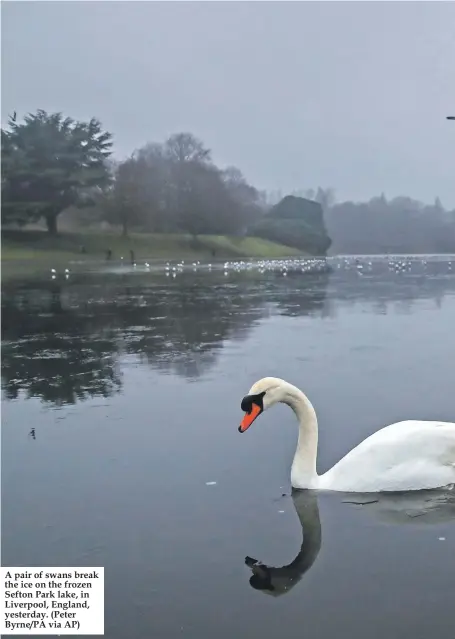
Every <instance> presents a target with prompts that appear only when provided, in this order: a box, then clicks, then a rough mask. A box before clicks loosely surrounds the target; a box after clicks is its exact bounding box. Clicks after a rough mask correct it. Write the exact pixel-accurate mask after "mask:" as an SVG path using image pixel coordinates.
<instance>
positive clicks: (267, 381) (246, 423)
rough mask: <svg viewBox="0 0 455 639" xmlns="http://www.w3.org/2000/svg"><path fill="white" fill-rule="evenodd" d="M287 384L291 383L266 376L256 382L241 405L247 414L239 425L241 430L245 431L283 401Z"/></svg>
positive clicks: (241, 431)
mask: <svg viewBox="0 0 455 639" xmlns="http://www.w3.org/2000/svg"><path fill="white" fill-rule="evenodd" d="M287 386H289V384H287V383H286V382H285V381H284V380H282V379H279V378H278V377H264V378H263V379H260V380H259V381H257V382H256V383H254V384H253V386H252V387H251V388H250V390H249V391H248V394H247V395H245V397H244V398H243V399H242V403H241V405H240V406H241V409H242V410H243V411H244V413H245V416H244V418H243V419H242V423H241V424H240V426H239V432H240V433H244V432H245V431H246V430H247V429H248V428H249V427H250V426H251V424H252V423H253V422H254V420H255V419H257V418H258V417H259V415H260V414H261V413H263V412H264V411H265V410H267V409H268V408H270V407H271V406H273V405H274V404H277V403H278V402H282V401H283V400H284V399H285V394H286V387H287Z"/></svg>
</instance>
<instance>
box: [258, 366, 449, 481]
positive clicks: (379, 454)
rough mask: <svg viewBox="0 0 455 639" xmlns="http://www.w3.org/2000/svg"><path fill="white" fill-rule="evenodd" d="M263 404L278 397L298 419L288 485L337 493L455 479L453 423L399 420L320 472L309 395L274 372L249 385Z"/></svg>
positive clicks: (270, 404) (316, 437)
mask: <svg viewBox="0 0 455 639" xmlns="http://www.w3.org/2000/svg"><path fill="white" fill-rule="evenodd" d="M264 391H265V394H264V396H263V409H264V410H266V409H267V408H270V406H272V405H274V404H276V403H278V402H282V403H285V404H288V405H289V406H290V407H291V408H292V409H293V411H294V412H295V414H296V416H297V419H298V420H299V438H298V443H297V450H296V452H295V456H294V461H293V463H292V469H291V484H292V486H293V487H294V488H302V489H317V490H336V491H343V492H383V491H409V490H424V489H434V488H441V487H445V486H449V485H451V484H455V423H451V422H433V421H403V422H397V423H396V424H391V425H390V426H386V427H385V428H382V429H381V430H379V431H377V432H376V433H374V434H373V435H371V436H370V437H367V439H365V440H364V441H363V442H361V443H360V444H359V445H358V446H357V447H356V448H354V449H352V450H351V451H350V452H349V453H348V454H347V455H346V456H345V457H343V458H342V459H341V460H340V461H339V462H338V463H337V464H335V466H333V468H331V469H330V470H328V471H327V472H326V473H324V474H323V475H318V474H317V471H316V457H317V445H318V423H317V418H316V412H315V410H314V408H313V406H312V404H311V402H310V401H309V399H308V398H307V397H306V395H304V393H302V391H301V390H299V389H298V388H297V387H296V386H293V385H292V384H289V383H288V382H285V381H284V380H282V379H279V378H275V377H266V378H264V379H261V380H259V381H258V382H256V384H254V385H253V386H252V388H251V390H250V393H249V395H256V394H258V393H264Z"/></svg>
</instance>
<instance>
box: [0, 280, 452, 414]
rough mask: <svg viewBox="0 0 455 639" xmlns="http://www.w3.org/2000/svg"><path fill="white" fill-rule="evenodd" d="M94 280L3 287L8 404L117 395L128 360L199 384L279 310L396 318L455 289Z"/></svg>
mask: <svg viewBox="0 0 455 639" xmlns="http://www.w3.org/2000/svg"><path fill="white" fill-rule="evenodd" d="M84 278H85V279H80V280H79V281H78V280H77V279H76V278H74V279H72V280H69V281H68V282H61V283H59V282H58V281H55V282H45V283H44V282H40V283H30V282H29V283H28V284H27V285H23V286H18V285H13V284H8V285H5V286H4V287H3V294H2V320H3V321H2V340H3V347H2V385H3V388H4V391H5V394H6V396H7V397H8V398H16V397H17V396H18V393H19V392H20V391H24V392H25V393H26V395H27V396H36V397H40V398H41V399H43V400H44V401H47V402H51V403H54V404H57V405H58V404H63V403H74V402H76V401H77V400H78V399H79V400H83V399H85V398H88V397H90V396H102V397H107V396H109V395H112V394H113V393H116V392H118V391H119V390H120V388H121V373H120V363H119V358H120V357H121V356H122V354H125V353H127V354H130V355H135V356H137V357H138V358H140V360H141V361H143V362H146V363H147V365H149V366H151V367H153V368H155V369H156V370H159V371H165V372H169V373H174V374H177V375H181V376H184V377H186V378H189V379H191V378H196V377H198V376H200V375H202V374H203V373H205V372H206V371H208V370H209V369H210V367H212V366H213V365H214V364H215V363H216V361H217V358H218V355H219V352H220V350H221V349H222V347H223V344H224V342H226V340H236V341H238V340H243V339H246V338H247V336H248V334H249V331H250V330H251V328H252V327H253V326H254V324H255V323H256V322H258V321H259V320H260V319H262V318H264V317H266V316H267V315H268V314H270V313H272V314H273V313H277V312H278V313H279V314H281V315H285V316H316V317H325V316H327V315H335V314H336V311H337V308H339V307H341V308H342V307H343V306H344V305H352V304H355V303H361V304H365V303H369V304H371V311H372V312H375V313H382V314H386V313H387V312H389V310H390V308H391V305H392V307H393V305H394V304H396V303H397V302H398V303H399V304H400V305H402V306H403V309H404V310H405V311H406V312H408V310H409V309H410V308H411V306H412V304H413V302H414V300H416V299H421V298H429V299H434V300H435V304H442V303H443V298H444V295H445V293H446V292H447V290H448V289H449V288H451V290H455V278H452V279H448V278H445V279H444V278H442V279H438V280H437V279H434V278H427V279H426V280H425V279H418V280H417V281H415V282H412V281H411V280H403V278H401V280H400V281H396V278H395V280H393V278H389V279H387V278H382V279H380V280H379V281H373V280H371V279H367V278H363V279H362V278H359V277H356V274H355V273H354V274H351V273H349V274H347V275H346V276H345V277H342V275H341V274H340V273H336V274H335V275H334V276H332V275H328V274H323V273H320V274H317V275H311V276H308V275H301V274H299V273H288V275H287V277H283V275H282V274H280V273H265V274H263V275H258V274H256V273H251V272H250V273H245V274H235V275H232V276H230V277H229V278H224V276H223V275H222V274H220V275H219V274H217V273H212V274H211V275H208V274H207V275H201V276H197V277H195V276H193V275H190V274H188V275H186V274H185V275H179V276H178V277H177V278H176V279H175V280H173V279H171V278H165V277H164V276H163V277H161V276H155V275H154V276H152V275H151V274H150V273H149V274H145V275H144V276H141V275H140V274H135V275H132V276H111V277H106V276H96V275H95V276H90V277H89V276H84ZM328 289H329V290H330V293H329V295H328V296H327V290H328ZM393 308H394V311H395V312H396V310H397V309H396V308H395V307H393Z"/></svg>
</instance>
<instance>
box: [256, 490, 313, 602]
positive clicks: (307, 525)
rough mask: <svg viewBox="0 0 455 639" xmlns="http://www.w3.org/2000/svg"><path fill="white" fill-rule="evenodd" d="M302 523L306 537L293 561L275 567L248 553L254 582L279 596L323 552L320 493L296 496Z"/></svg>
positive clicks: (257, 587)
mask: <svg viewBox="0 0 455 639" xmlns="http://www.w3.org/2000/svg"><path fill="white" fill-rule="evenodd" d="M292 500H293V502H294V507H295V509H296V512H297V515H298V518H299V521H300V525H301V527H302V535H303V541H302V545H301V547H300V551H299V553H298V554H297V556H296V557H295V559H294V560H293V561H291V563H289V564H287V565H285V566H281V567H280V568H273V567H270V566H267V565H264V564H261V563H260V562H257V561H255V560H254V559H251V558H249V557H247V559H246V563H247V565H249V566H250V568H251V570H252V572H253V576H252V577H251V579H250V584H251V585H252V586H253V588H255V589H257V590H261V591H262V592H264V593H266V594H270V595H273V596H275V597H277V596H279V595H283V594H285V593H286V592H289V590H291V589H292V588H293V587H294V586H295V585H296V584H297V583H298V582H299V581H300V580H301V578H302V577H303V575H304V574H305V573H306V572H307V570H308V569H309V568H311V566H312V565H313V563H314V562H315V560H316V557H317V556H318V554H319V551H320V549H321V543H322V531H321V522H320V519H319V508H318V501H317V495H316V493H314V492H312V491H301V492H300V491H299V492H297V493H294V494H293V496H292Z"/></svg>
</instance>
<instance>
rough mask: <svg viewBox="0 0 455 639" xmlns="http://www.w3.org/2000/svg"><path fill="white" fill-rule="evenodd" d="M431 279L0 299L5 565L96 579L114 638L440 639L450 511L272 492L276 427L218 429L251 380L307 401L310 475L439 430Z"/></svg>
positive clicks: (454, 562)
mask: <svg viewBox="0 0 455 639" xmlns="http://www.w3.org/2000/svg"><path fill="white" fill-rule="evenodd" d="M433 266H434V267H432V268H430V267H428V268H425V269H420V270H419V269H417V270H416V271H415V272H409V273H397V272H390V271H388V270H387V269H386V268H385V269H382V270H381V269H379V270H378V272H377V274H374V273H369V274H368V275H359V273H358V272H356V271H355V270H352V269H351V270H345V269H344V267H343V266H342V267H341V268H339V269H338V270H335V272H334V273H332V274H317V275H307V274H301V273H289V274H288V276H287V277H283V276H282V275H281V274H280V273H271V272H265V273H258V272H257V271H255V270H251V271H249V272H240V273H235V272H230V273H229V275H228V276H224V274H223V272H222V271H220V272H219V271H216V272H215V271H213V272H211V273H208V272H203V273H196V274H194V273H181V274H179V275H178V276H177V277H176V278H170V277H167V278H166V277H165V276H164V275H163V274H161V273H131V274H123V275H122V274H118V273H115V274H114V273H111V274H104V275H103V274H93V273H92V274H83V273H79V274H77V275H74V276H70V278H69V279H68V280H65V279H64V278H60V277H58V278H57V279H56V280H54V281H51V280H47V279H46V280H34V281H32V280H30V281H21V282H16V283H15V284H6V285H4V287H3V294H2V389H3V402H2V422H3V424H2V500H3V501H2V506H3V512H2V514H3V517H2V524H3V530H2V562H3V565H12V566H33V565H38V566H104V567H105V579H106V591H105V600H106V613H105V634H106V636H107V637H110V638H112V639H126V638H130V639H143V638H144V639H145V638H153V639H155V638H156V639H161V638H163V639H174V638H177V637H191V638H194V639H212V638H213V637H221V638H223V639H233V638H238V637H248V638H249V637H260V638H261V639H269V638H270V639H272V638H273V639H276V637H277V636H281V637H286V639H288V638H289V639H293V638H299V639H301V638H302V637H305V639H320V638H322V639H325V638H330V639H331V638H332V637H334V638H335V637H337V638H338V637H339V638H341V639H344V638H346V639H348V638H349V639H366V638H368V639H395V638H396V639H401V638H403V639H404V638H406V639H407V638H408V637H412V638H413V639H428V637H433V639H453V637H454V636H455V614H454V612H453V606H454V602H455V578H454V575H455V503H454V500H453V498H452V501H450V497H447V494H439V493H436V494H416V495H409V494H408V495H401V496H391V497H389V498H387V499H386V498H385V497H384V498H380V499H379V501H374V500H371V499H368V498H366V497H360V496H359V497H358V498H355V499H353V498H352V496H351V497H348V496H346V495H337V494H319V495H317V494H310V495H308V494H306V493H305V492H302V493H300V494H297V495H296V496H295V497H294V498H292V497H290V496H282V493H289V475H290V464H291V461H292V456H293V453H294V448H295V445H296V438H297V427H296V424H295V423H294V421H295V418H294V416H293V413H292V412H291V411H290V410H289V409H288V408H287V407H285V406H278V407H275V408H274V409H272V410H271V411H269V412H268V413H267V414H265V415H263V416H261V418H260V420H258V422H256V423H255V424H254V426H253V427H252V428H251V429H250V430H249V431H248V433H246V434H244V435H240V434H239V433H238V431H237V426H238V424H239V421H240V419H241V411H240V401H241V398H242V396H243V395H244V394H245V393H246V392H247V391H248V390H249V388H250V386H251V385H252V383H253V382H254V381H256V380H257V379H258V378H261V377H264V376H267V375H273V376H279V377H283V378H285V379H286V380H288V381H290V382H292V383H294V384H296V385H297V386H299V387H301V388H302V389H303V390H304V391H305V392H306V393H307V394H308V396H309V397H310V399H311V400H312V402H313V404H314V406H315V408H316V411H317V413H318V417H319V427H320V444H319V461H318V469H319V472H323V471H325V470H326V469H328V468H329V467H330V466H331V465H332V464H333V463H335V462H336V461H337V460H338V459H339V458H340V457H341V456H342V455H344V454H345V453H346V452H347V451H348V450H349V449H350V448H351V447H352V446H355V445H356V444H357V443H359V442H360V441H361V440H362V439H363V438H365V437H366V436H367V435H369V434H371V433H372V432H374V431H375V430H377V429H378V428H380V427H382V426H384V425H386V424H388V423H391V422H394V421H399V420H402V419H413V418H415V419H440V420H447V421H454V420H455V398H454V388H455V276H454V275H452V274H451V272H450V269H448V268H447V264H446V263H445V262H444V261H441V262H439V263H438V264H437V265H433ZM366 471H367V469H366ZM206 482H216V484H213V485H206ZM353 501H357V502H361V504H359V503H352V502H353ZM372 501H373V502H374V503H371V502H372ZM303 536H304V543H303V545H302V538H303ZM246 557H248V558H249V559H247V561H246V562H245V558H246ZM254 560H258V561H261V562H263V563H264V564H266V566H265V567H264V566H261V565H257V564H255V565H254V566H253V571H252V569H251V567H249V566H248V565H247V564H253V563H254ZM272 566H274V567H280V566H285V567H284V568H281V569H273V568H271V567H272ZM253 572H254V573H255V574H254V576H253V577H252V574H253ZM250 580H251V583H250ZM272 588H273V590H272Z"/></svg>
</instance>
